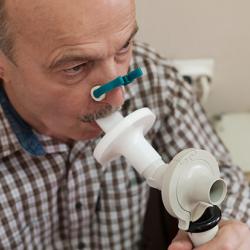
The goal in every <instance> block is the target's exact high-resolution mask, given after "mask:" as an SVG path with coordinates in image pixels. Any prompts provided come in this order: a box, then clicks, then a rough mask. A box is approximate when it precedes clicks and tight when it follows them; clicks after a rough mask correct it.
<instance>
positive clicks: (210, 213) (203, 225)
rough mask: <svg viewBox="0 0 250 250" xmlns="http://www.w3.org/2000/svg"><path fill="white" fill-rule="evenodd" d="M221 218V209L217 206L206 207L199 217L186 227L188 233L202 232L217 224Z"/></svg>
mask: <svg viewBox="0 0 250 250" xmlns="http://www.w3.org/2000/svg"><path fill="white" fill-rule="evenodd" d="M220 220H221V210H220V209H219V208H218V207H217V206H213V207H208V208H207V209H206V210H205V212H204V214H203V215H202V216H201V218H200V219H199V220H197V221H194V222H191V223H190V225H189V228H188V230H187V231H188V232H190V233H202V232H205V231H208V230H210V229H212V228H213V227H215V226H216V225H218V223H219V221H220Z"/></svg>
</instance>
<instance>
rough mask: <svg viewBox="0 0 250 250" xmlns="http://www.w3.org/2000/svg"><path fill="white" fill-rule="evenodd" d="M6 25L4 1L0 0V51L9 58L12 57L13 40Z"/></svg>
mask: <svg viewBox="0 0 250 250" xmlns="http://www.w3.org/2000/svg"><path fill="white" fill-rule="evenodd" d="M10 33H11V32H10V29H9V25H8V14H7V11H6V8H5V0H0V50H1V51H2V52H3V53H4V54H5V55H6V56H7V57H9V58H12V56H13V39H12V36H11V34H10Z"/></svg>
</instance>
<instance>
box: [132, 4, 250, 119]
mask: <svg viewBox="0 0 250 250" xmlns="http://www.w3.org/2000/svg"><path fill="white" fill-rule="evenodd" d="M136 2H137V17H138V24H139V27H140V31H139V34H138V36H137V38H138V39H139V40H143V41H146V42H148V43H150V44H151V45H153V46H154V47H155V48H156V49H158V51H159V52H160V53H161V54H163V55H165V56H166V57H168V58H170V59H173V58H181V59H183V58H184V59H185V58H203V57H205V58H207V57H212V58H214V59H215V77H214V82H213V88H212V93H211V94H210V97H209V99H208V103H207V105H206V109H207V110H208V112H209V113H210V114H213V113H218V112H221V111H224V112H227V111H250V14H249V12H250V1H248V0H209V1H204V0H188V1H187V0H172V1H170V0H155V1H152V0H151V1H149V0H136Z"/></svg>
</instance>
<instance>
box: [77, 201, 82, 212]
mask: <svg viewBox="0 0 250 250" xmlns="http://www.w3.org/2000/svg"><path fill="white" fill-rule="evenodd" d="M81 209H82V203H81V202H80V201H79V202H77V203H76V210H81Z"/></svg>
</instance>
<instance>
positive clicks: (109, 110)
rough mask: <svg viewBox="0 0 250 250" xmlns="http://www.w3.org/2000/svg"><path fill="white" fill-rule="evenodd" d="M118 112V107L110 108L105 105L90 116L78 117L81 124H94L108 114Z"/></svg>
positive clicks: (108, 105)
mask: <svg viewBox="0 0 250 250" xmlns="http://www.w3.org/2000/svg"><path fill="white" fill-rule="evenodd" d="M118 110H120V108H119V107H112V106H111V105H110V104H106V105H105V106H104V107H103V108H101V109H100V110H98V111H97V112H95V113H92V114H86V115H83V116H80V120H81V121H82V122H94V121H96V120H97V119H100V118H104V117H106V116H109V115H110V114H112V113H114V112H116V111H118Z"/></svg>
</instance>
